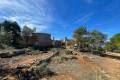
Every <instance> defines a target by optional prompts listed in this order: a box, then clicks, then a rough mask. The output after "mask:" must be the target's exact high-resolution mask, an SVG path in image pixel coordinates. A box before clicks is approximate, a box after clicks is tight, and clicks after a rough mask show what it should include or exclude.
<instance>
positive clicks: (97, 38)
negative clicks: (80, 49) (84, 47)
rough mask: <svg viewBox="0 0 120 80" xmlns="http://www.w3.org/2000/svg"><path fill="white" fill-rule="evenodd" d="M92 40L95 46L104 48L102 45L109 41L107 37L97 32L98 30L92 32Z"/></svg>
mask: <svg viewBox="0 0 120 80" xmlns="http://www.w3.org/2000/svg"><path fill="white" fill-rule="evenodd" d="M91 36H92V37H91V38H92V39H93V41H92V42H93V44H94V46H95V47H102V45H103V44H104V43H105V41H106V39H107V35H105V34H103V33H101V32H99V31H97V30H93V31H92V32H91Z"/></svg>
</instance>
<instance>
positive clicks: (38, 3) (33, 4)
mask: <svg viewBox="0 0 120 80" xmlns="http://www.w3.org/2000/svg"><path fill="white" fill-rule="evenodd" d="M5 19H8V20H13V21H17V22H18V23H19V24H20V26H21V27H23V26H24V25H28V26H29V27H31V28H33V27H36V28H37V31H38V32H48V33H51V34H52V36H54V37H55V38H56V39H63V38H64V37H65V36H67V37H69V38H71V37H72V33H73V31H74V30H75V29H77V28H78V27H80V26H86V27H87V28H88V30H90V31H91V30H93V29H97V30H99V31H101V32H104V33H105V34H108V37H109V38H110V37H111V36H112V35H114V34H116V33H119V32H120V0H0V21H3V20H5Z"/></svg>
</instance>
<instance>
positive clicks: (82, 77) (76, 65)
mask: <svg viewBox="0 0 120 80" xmlns="http://www.w3.org/2000/svg"><path fill="white" fill-rule="evenodd" d="M23 64H24V65H26V66H27V68H24V69H22V70H23V71H22V72H23V73H24V72H25V70H26V69H27V70H30V72H29V73H33V74H32V75H31V76H33V77H31V76H30V77H31V78H30V79H29V80H120V61H119V59H118V58H111V57H107V56H106V57H100V56H97V55H93V54H89V53H80V52H79V53H78V52H77V53H76V52H73V51H69V50H58V51H56V52H53V51H48V52H47V53H46V52H45V53H44V52H38V53H37V54H22V55H19V56H15V57H12V58H0V65H1V67H2V68H3V67H4V68H5V69H6V70H7V71H8V70H10V69H14V70H16V68H17V67H18V66H20V65H23ZM1 70H2V69H1ZM2 72H3V73H4V74H5V75H3V74H2V73H1V74H0V77H1V79H0V80H20V78H18V77H17V75H15V74H14V73H13V74H10V73H5V72H4V70H2ZM8 72H9V71H8ZM20 76H21V75H20Z"/></svg>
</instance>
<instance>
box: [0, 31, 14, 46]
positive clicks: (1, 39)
mask: <svg viewBox="0 0 120 80" xmlns="http://www.w3.org/2000/svg"><path fill="white" fill-rule="evenodd" d="M0 44H1V45H9V46H10V45H11V44H12V34H10V33H7V32H4V34H1V33H0Z"/></svg>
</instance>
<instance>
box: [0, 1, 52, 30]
mask: <svg viewBox="0 0 120 80" xmlns="http://www.w3.org/2000/svg"><path fill="white" fill-rule="evenodd" d="M51 9H52V7H51V6H50V4H49V2H48V1H47V0H0V13H1V15H0V19H8V20H13V21H17V22H18V23H19V24H20V25H22V26H23V25H24V24H26V25H29V26H30V27H32V26H34V27H36V28H37V29H38V31H42V30H44V29H47V27H48V26H49V25H50V23H51V22H52V21H53V20H54V19H53V17H52V13H51V12H52V11H51ZM2 13H3V14H2Z"/></svg>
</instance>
